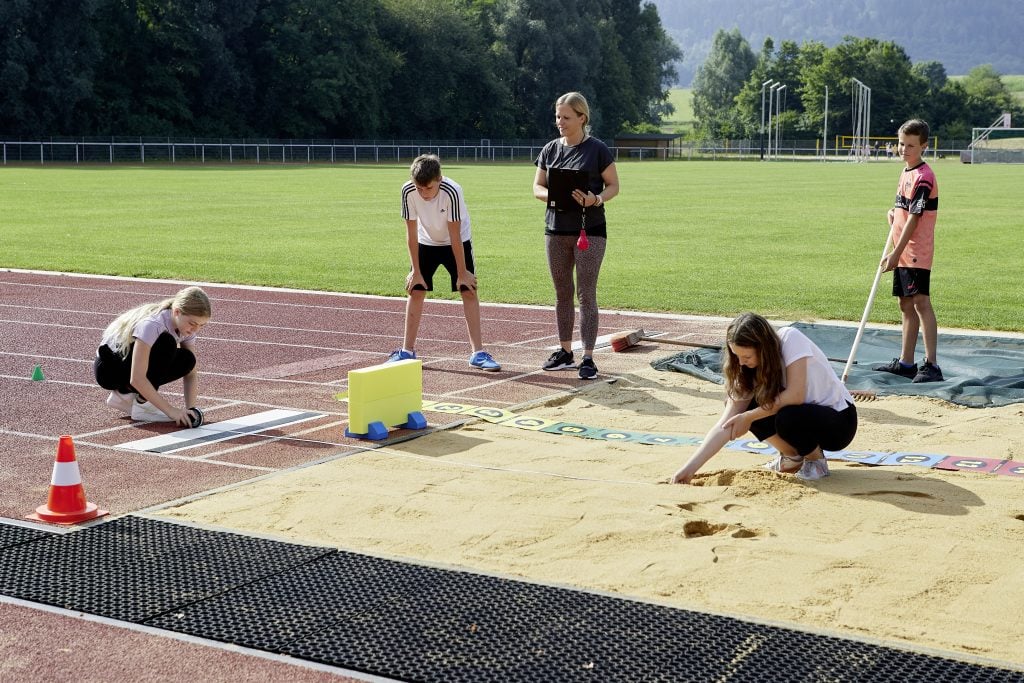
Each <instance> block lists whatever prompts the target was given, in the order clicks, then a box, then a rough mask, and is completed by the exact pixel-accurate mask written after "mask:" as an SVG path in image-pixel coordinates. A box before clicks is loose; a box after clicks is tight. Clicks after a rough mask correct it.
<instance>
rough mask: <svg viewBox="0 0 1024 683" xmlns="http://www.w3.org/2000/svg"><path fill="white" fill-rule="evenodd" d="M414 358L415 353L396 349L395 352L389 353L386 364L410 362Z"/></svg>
mask: <svg viewBox="0 0 1024 683" xmlns="http://www.w3.org/2000/svg"><path fill="white" fill-rule="evenodd" d="M415 357H416V352H415V351H406V350H405V349H398V350H397V351H392V352H391V355H390V356H388V360H387V362H388V363H394V362H395V361H396V360H410V359H412V358H415Z"/></svg>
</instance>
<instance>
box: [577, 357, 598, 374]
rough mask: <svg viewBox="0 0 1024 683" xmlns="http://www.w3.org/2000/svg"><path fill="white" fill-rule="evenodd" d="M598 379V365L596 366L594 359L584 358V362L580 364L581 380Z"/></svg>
mask: <svg viewBox="0 0 1024 683" xmlns="http://www.w3.org/2000/svg"><path fill="white" fill-rule="evenodd" d="M596 378H597V365H595V364H594V359H593V358H590V357H589V356H584V357H583V360H582V362H580V379H596Z"/></svg>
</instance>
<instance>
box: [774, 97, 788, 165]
mask: <svg viewBox="0 0 1024 683" xmlns="http://www.w3.org/2000/svg"><path fill="white" fill-rule="evenodd" d="M785 89H786V86H782V87H781V88H779V90H778V92H777V93H775V158H776V159H778V158H779V139H780V138H781V137H782V117H781V116H779V114H780V113H781V111H782V95H783V93H782V91H783V90H785Z"/></svg>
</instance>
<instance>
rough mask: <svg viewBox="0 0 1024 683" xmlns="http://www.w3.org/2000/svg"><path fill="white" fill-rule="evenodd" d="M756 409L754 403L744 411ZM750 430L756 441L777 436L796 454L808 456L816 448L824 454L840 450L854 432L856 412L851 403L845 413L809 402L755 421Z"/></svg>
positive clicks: (851, 438) (848, 442)
mask: <svg viewBox="0 0 1024 683" xmlns="http://www.w3.org/2000/svg"><path fill="white" fill-rule="evenodd" d="M756 407H757V406H756V402H754V401H751V404H750V407H749V408H748V410H750V409H752V408H756ZM750 431H751V432H753V434H754V436H756V437H757V438H758V439H759V440H760V441H764V440H765V439H767V438H769V437H771V436H774V435H776V434H778V435H779V438H780V439H782V440H783V441H785V442H786V443H788V444H789V445H790V446H792V447H793V448H795V449H796V452H797V454H798V455H809V454H811V453H812V452H814V449H815V448H817V447H818V446H821V448H822V450H825V451H841V450H842V449H844V448H846V447H847V446H849V445H850V442H851V441H853V437H854V435H855V434H856V433H857V409H856V408H854V407H853V404H852V403H847V404H846V409H845V410H836V409H834V408H828V407H826V406H818V405H813V404H811V403H802V404H800V405H796V406H786V407H784V408H783V409H782V410H780V411H779V412H777V413H775V414H774V415H770V416H768V417H765V418H761V419H760V420H757V421H755V422H754V423H753V424H751V425H750Z"/></svg>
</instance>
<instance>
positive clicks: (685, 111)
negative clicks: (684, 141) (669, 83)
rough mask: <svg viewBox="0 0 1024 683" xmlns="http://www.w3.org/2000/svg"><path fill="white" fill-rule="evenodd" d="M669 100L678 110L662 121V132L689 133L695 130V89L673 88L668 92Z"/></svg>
mask: <svg viewBox="0 0 1024 683" xmlns="http://www.w3.org/2000/svg"><path fill="white" fill-rule="evenodd" d="M668 101H669V102H670V103H671V104H672V106H673V107H675V108H676V110H675V112H673V113H672V114H671V115H670V116H668V117H667V118H665V119H664V120H663V121H662V122H661V130H662V132H663V133H689V132H690V131H691V130H693V124H694V118H693V89H692V88H672V89H671V90H669V92H668Z"/></svg>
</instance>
